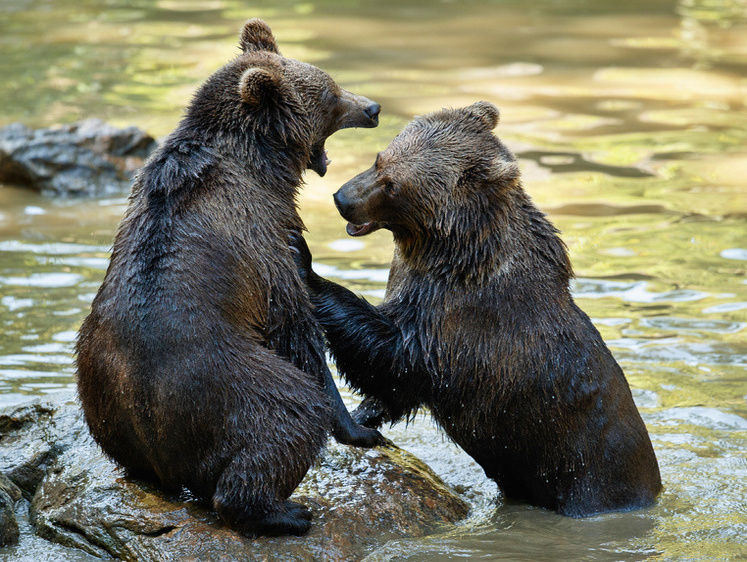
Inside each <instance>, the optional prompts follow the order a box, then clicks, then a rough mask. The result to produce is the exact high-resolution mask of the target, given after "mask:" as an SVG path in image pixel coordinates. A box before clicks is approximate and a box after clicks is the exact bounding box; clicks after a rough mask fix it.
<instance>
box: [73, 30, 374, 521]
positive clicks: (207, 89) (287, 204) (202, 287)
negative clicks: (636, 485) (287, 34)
mask: <svg viewBox="0 0 747 562" xmlns="http://www.w3.org/2000/svg"><path fill="white" fill-rule="evenodd" d="M240 47H241V54H240V55H239V56H237V57H236V58H235V59H234V60H232V61H231V62H229V63H228V64H227V65H226V66H224V67H223V68H221V69H220V70H218V71H217V72H216V73H215V74H214V75H213V76H211V77H210V78H209V79H208V80H207V81H206V82H205V84H203V86H202V87H201V88H200V89H199V90H198V91H197V93H196V94H195V96H194V99H193V100H192V102H191V104H190V105H189V107H188V108H187V111H186V114H185V116H184V118H183V119H182V121H181V122H180V123H179V125H178V127H177V128H176V130H175V131H174V132H173V133H171V134H170V135H169V136H168V137H167V138H166V139H165V141H164V142H163V145H162V146H161V147H160V148H159V149H158V150H157V151H156V152H155V153H154V154H153V155H152V157H151V158H150V159H149V160H148V162H147V163H146V165H145V166H144V167H143V169H142V170H141V172H140V173H139V175H138V176H137V178H136V180H135V184H134V186H133V192H132V196H131V199H130V205H129V208H128V209H127V212H126V215H125V218H124V220H123V221H122V224H121V225H120V227H119V229H118V231H117V235H116V239H115V242H114V250H113V253H112V257H111V262H110V265H109V269H108V271H107V273H106V277H105V279H104V282H103V284H102V286H101V288H100V290H99V292H98V294H97V295H96V298H95V299H94V301H93V304H92V307H91V313H90V315H89V316H88V317H87V318H86V320H85V322H84V323H83V326H82V327H81V330H80V335H79V340H78V345H77V363H78V391H79V395H80V399H81V402H82V405H83V410H84V412H85V418H86V421H87V422H88V425H89V427H90V429H91V433H92V435H93V437H94V438H95V439H96V441H97V442H98V443H99V444H100V445H101V447H102V449H103V450H104V452H105V453H107V454H108V455H109V456H110V457H111V458H112V459H114V460H115V461H116V462H117V463H119V464H120V465H121V466H123V467H124V468H125V469H126V471H127V473H128V474H129V475H131V476H135V477H141V478H147V479H153V480H156V481H158V482H160V483H161V484H162V485H163V486H164V487H166V488H170V489H174V490H179V489H181V488H182V486H186V487H187V488H188V489H189V490H191V491H192V492H193V493H194V494H196V495H197V496H198V497H200V498H203V499H205V500H208V501H211V502H212V504H213V505H214V507H215V509H216V510H217V512H218V514H219V515H220V517H221V518H223V520H224V521H225V522H226V523H227V524H228V525H230V526H231V527H233V528H234V529H236V530H238V531H240V532H242V533H244V534H247V535H256V534H270V535H275V534H284V533H292V534H301V533H303V532H305V531H306V530H308V528H309V525H310V519H311V512H310V511H309V510H308V509H307V508H306V507H304V506H301V505H298V504H295V503H293V502H290V501H287V498H288V497H289V496H290V495H291V493H292V492H293V490H294V489H295V488H296V486H297V485H298V483H299V482H300V481H301V479H302V478H303V476H304V475H305V474H306V472H307V470H308V468H309V467H310V465H311V464H312V463H313V461H314V460H315V458H316V457H317V455H318V454H319V452H320V450H321V449H322V447H323V446H324V443H325V441H326V436H327V434H328V432H330V431H331V432H332V433H333V434H334V436H335V437H336V438H337V439H338V440H339V441H341V442H344V443H350V444H355V445H362V446H372V445H374V444H376V443H378V442H379V441H380V439H381V436H380V434H379V433H378V431H376V430H372V429H368V428H365V427H361V426H358V425H357V424H355V423H354V422H353V421H352V419H351V418H350V415H349V413H348V412H347V410H346V409H345V406H344V405H343V403H342V400H341V398H340V395H339V393H338V392H337V389H336V387H335V385H334V382H333V380H332V377H331V375H330V373H329V370H328V368H327V364H326V360H325V349H324V339H323V333H322V330H321V328H320V326H319V324H318V323H317V321H316V320H315V319H314V316H313V314H312V309H311V305H310V303H309V299H308V296H307V294H306V290H305V287H304V286H303V284H302V282H301V280H300V278H299V276H298V273H297V272H296V267H295V264H294V263H293V260H292V258H291V255H290V251H289V249H288V244H287V234H286V232H287V229H289V228H293V229H303V223H302V222H301V219H300V217H299V215H298V212H297V208H296V201H295V198H296V193H297V190H298V188H299V186H300V184H301V176H302V174H303V172H304V170H305V169H306V168H311V169H313V170H315V171H317V172H318V173H319V174H320V175H323V174H324V173H325V171H326V167H327V158H326V154H325V151H324V141H325V139H326V138H327V137H328V136H329V135H331V134H332V133H334V132H335V131H337V130H339V129H342V128H346V127H375V126H376V125H377V123H378V113H379V109H380V108H379V105H378V104H375V103H373V102H372V101H371V100H368V99H366V98H364V97H362V96H357V95H355V94H352V93H350V92H347V91H345V90H343V89H342V88H340V87H339V86H338V85H337V84H335V82H334V81H333V80H332V78H331V77H330V76H329V75H328V74H326V73H325V72H323V71H322V70H320V69H318V68H316V67H314V66H312V65H308V64H305V63H302V62H298V61H295V60H291V59H286V58H284V57H283V56H281V55H280V54H279V51H278V47H277V44H276V42H275V39H274V37H273V35H272V32H271V31H270V28H269V27H268V26H267V25H266V24H265V23H264V22H262V21H260V20H250V21H248V22H247V23H246V24H245V25H244V28H243V31H242V33H241V36H240Z"/></svg>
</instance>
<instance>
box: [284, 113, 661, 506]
mask: <svg viewBox="0 0 747 562" xmlns="http://www.w3.org/2000/svg"><path fill="white" fill-rule="evenodd" d="M498 119H499V114H498V110H497V109H496V108H495V106H493V105H492V104H490V103H487V102H478V103H476V104H474V105H472V106H469V107H467V108H464V109H455V110H443V111H440V112H437V113H433V114H430V115H426V116H424V117H419V118H416V119H415V120H414V121H413V122H411V123H410V124H409V125H408V126H407V127H406V128H405V129H404V130H403V131H402V132H401V133H400V134H399V135H398V136H397V137H396V138H395V139H394V140H393V141H392V143H391V144H390V145H389V146H388V147H387V148H386V149H385V150H384V151H383V152H381V153H380V154H379V155H378V156H377V158H376V162H375V163H374V165H373V166H372V167H371V168H370V169H368V170H367V171H365V172H363V173H361V174H359V175H358V176H356V177H355V178H353V179H352V180H350V181H349V182H347V183H346V184H345V185H344V186H342V188H340V190H339V191H338V192H337V193H336V194H335V196H334V197H335V203H336V205H337V208H338V210H339V211H340V214H341V215H342V216H343V217H344V218H345V219H346V220H347V221H349V224H348V226H347V231H348V234H350V235H351V236H362V235H365V234H368V233H369V232H373V231H374V230H377V229H379V228H386V229H388V230H390V231H391V232H392V234H393V235H394V241H395V254H394V259H393V262H392V267H391V271H390V275H389V282H388V285H387V289H386V296H385V298H384V301H383V302H382V303H381V304H380V305H379V306H377V307H374V306H371V305H370V304H368V303H367V302H366V301H364V300H363V299H361V298H359V297H357V296H355V295H354V294H353V293H351V292H350V291H348V290H347V289H345V288H343V287H340V286H339V285H336V284H334V283H332V282H330V281H328V280H325V279H323V278H321V277H319V276H318V275H316V274H315V273H314V272H313V271H312V269H311V255H310V254H309V251H308V248H307V247H306V244H305V242H304V240H303V238H302V237H300V235H298V234H293V233H292V234H291V238H292V241H291V244H292V246H293V247H294V249H295V250H296V260H297V263H298V265H299V271H300V273H301V276H302V277H303V278H304V279H305V281H306V282H307V285H308V288H309V293H310V295H311V300H312V303H313V304H314V307H315V311H316V316H317V318H318V319H319V321H320V322H321V324H322V326H323V327H324V330H325V332H326V334H327V340H328V342H329V345H330V349H331V351H332V354H333V355H334V358H335V361H336V363H337V366H338V368H339V370H340V372H341V373H342V374H343V375H344V376H345V378H346V379H347V381H348V382H349V383H350V384H351V386H353V387H354V388H356V389H358V390H359V391H361V392H362V393H363V394H364V395H365V396H366V399H365V400H364V402H363V404H362V405H361V406H360V407H359V409H358V410H357V411H356V412H355V414H354V417H355V418H356V419H357V421H360V422H361V423H363V424H364V425H367V426H369V427H378V426H379V425H380V424H381V423H383V422H385V421H389V422H394V421H397V420H400V419H402V418H404V417H407V416H409V415H412V414H413V413H414V412H415V410H416V409H418V408H419V407H421V406H426V407H428V408H429V409H430V411H431V413H432V415H433V417H434V418H435V420H436V421H437V423H438V424H439V425H440V426H441V427H442V428H443V429H444V431H445V432H446V433H447V434H448V435H449V437H451V438H452V439H453V440H454V441H455V442H456V443H457V444H459V445H460V446H461V447H462V448H463V449H464V450H465V451H466V452H467V453H469V454H470V455H471V456H472V457H473V458H474V459H475V460H476V461H477V462H478V463H479V464H480V466H482V468H483V469H484V470H485V473H486V474H487V475H488V476H489V477H490V478H492V479H494V480H495V481H496V483H497V484H498V485H499V486H500V488H501V489H502V491H503V492H504V494H505V495H506V497H507V498H512V499H518V500H523V501H526V502H529V503H531V504H534V505H538V506H542V507H545V508H549V509H553V510H556V511H557V512H559V513H562V514H564V515H570V516H574V517H582V516H588V515H593V514H596V513H602V512H607V511H619V510H630V509H636V508H643V507H646V506H648V505H651V504H652V503H653V501H654V499H655V497H656V495H657V494H658V493H659V491H660V490H661V479H660V476H659V468H658V464H657V461H656V457H655V455H654V451H653V448H652V446H651V441H650V439H649V436H648V433H647V431H646V427H645V426H644V424H643V421H642V420H641V417H640V415H639V413H638V411H637V409H636V407H635V404H634V403H633V398H632V396H631V392H630V389H629V387H628V384H627V381H626V380H625V377H624V375H623V372H622V370H621V369H620V367H619V366H618V364H617V362H616V361H615V359H614V358H613V357H612V354H611V353H610V351H609V350H608V349H607V347H606V346H605V344H604V342H603V341H602V338H601V336H600V334H599V332H598V331H597V330H596V328H595V327H594V326H593V324H592V323H591V321H590V319H589V317H588V316H587V315H586V314H585V313H584V312H583V311H581V310H580V309H579V308H578V307H577V306H576V304H575V303H574V302H573V298H572V297H571V293H570V289H569V280H570V278H571V276H572V270H571V264H570V261H569V258H568V252H567V250H566V247H565V245H564V244H563V242H562V241H561V239H560V238H559V236H558V231H557V230H556V229H555V228H554V227H553V225H552V224H550V222H549V221H548V220H547V218H546V217H545V215H544V214H543V213H542V212H541V211H539V210H538V209H537V207H535V206H534V204H533V203H532V201H531V199H530V198H529V196H528V195H527V194H526V192H525V191H524V189H523V187H522V183H521V180H520V176H519V167H518V164H517V162H516V159H515V157H514V156H513V154H511V153H510V152H509V150H508V149H507V148H506V147H505V146H504V145H503V143H502V142H501V141H500V140H499V139H498V138H496V137H495V136H494V135H493V133H492V129H493V128H495V126H496V125H497V124H498Z"/></svg>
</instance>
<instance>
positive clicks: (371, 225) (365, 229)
mask: <svg viewBox="0 0 747 562" xmlns="http://www.w3.org/2000/svg"><path fill="white" fill-rule="evenodd" d="M345 230H347V233H348V234H349V235H350V236H365V235H366V234H370V233H371V232H373V231H374V230H379V225H378V224H377V223H375V222H366V223H363V224H353V223H352V222H349V223H348V225H347V226H346V227H345Z"/></svg>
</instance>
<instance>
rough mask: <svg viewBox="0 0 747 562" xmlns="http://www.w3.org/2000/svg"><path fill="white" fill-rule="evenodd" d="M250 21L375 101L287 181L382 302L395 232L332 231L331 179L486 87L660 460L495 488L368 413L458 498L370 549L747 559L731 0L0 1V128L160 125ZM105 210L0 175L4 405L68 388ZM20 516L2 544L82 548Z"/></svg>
mask: <svg viewBox="0 0 747 562" xmlns="http://www.w3.org/2000/svg"><path fill="white" fill-rule="evenodd" d="M254 16H261V17H264V18H265V19H266V20H267V21H268V22H269V23H270V24H271V26H272V28H273V30H274V32H275V34H276V36H277V37H278V39H279V42H280V45H281V50H282V51H283V53H284V54H286V55H287V56H290V57H293V58H298V59H301V60H305V61H308V62H313V63H315V64H317V65H319V66H321V67H322V68H324V69H325V70H327V71H328V72H330V73H331V74H332V75H333V76H334V77H335V78H336V79H337V81H338V82H339V83H340V84H341V85H343V86H344V87H346V88H348V89H350V90H353V91H355V92H357V93H360V94H363V95H366V96H368V97H370V98H372V99H375V100H376V101H378V102H379V103H381V105H382V106H383V112H382V116H381V125H380V126H379V128H377V129H373V130H350V131H342V132H340V133H338V134H337V135H336V136H335V137H333V138H332V139H330V141H329V142H328V144H327V147H328V152H329V155H330V157H331V159H332V161H333V163H332V165H331V167H330V170H329V173H328V175H327V176H326V177H325V178H323V179H321V178H318V177H315V176H314V175H313V173H310V174H309V176H308V177H307V186H306V189H305V191H304V193H303V195H302V197H301V207H302V215H303V217H304V220H305V221H306V224H307V226H308V227H309V231H310V232H309V235H308V239H309V243H310V245H311V249H312V252H313V253H314V257H315V267H316V269H317V271H318V272H319V273H322V274H324V275H326V276H329V277H330V278H333V279H336V280H337V281H339V282H341V283H343V284H345V285H347V286H348V287H350V288H352V289H353V290H355V291H357V292H359V293H361V294H364V295H366V297H367V298H370V300H371V301H372V302H377V301H378V300H380V299H381V297H382V295H383V290H384V286H385V282H386V277H387V269H388V266H389V260H390V257H391V251H392V244H391V238H390V237H389V236H388V235H387V233H386V232H377V233H375V234H373V235H371V236H369V237H366V238H363V239H350V238H348V237H347V236H346V234H345V231H344V226H345V224H344V221H343V220H342V219H340V218H339V216H338V215H337V213H336V212H335V210H334V207H333V205H332V201H331V194H332V193H333V192H334V191H335V190H336V189H337V187H338V186H339V185H340V184H342V183H343V182H344V181H345V180H347V179H348V178H350V177H352V176H353V175H354V174H356V173H358V172H359V171H361V170H363V169H365V168H367V167H368V166H369V165H370V164H371V162H372V161H373V158H374V156H375V154H376V153H377V152H378V151H379V150H381V149H382V148H383V147H385V146H386V145H387V144H388V142H389V141H390V140H391V138H392V137H393V136H394V135H395V134H396V133H397V132H398V131H399V130H400V129H401V128H402V127H403V125H404V124H405V123H406V122H407V121H408V120H409V119H410V118H411V117H412V116H413V115H416V114H421V113H424V112H427V111H431V110H436V109H440V108H441V107H445V106H454V107H458V106H462V105H467V104H470V103H473V102H474V101H477V100H481V99H485V100H489V101H492V102H494V103H495V104H496V105H498V106H499V107H500V109H501V114H502V119H501V124H500V125H499V127H498V129H497V130H496V133H497V134H499V135H500V136H501V137H502V138H503V139H504V141H505V142H506V143H507V144H508V145H509V147H511V148H512V150H513V151H514V152H515V153H516V154H517V155H518V157H519V160H520V164H521V169H522V172H523V176H524V182H525V186H526V188H527V190H528V191H529V193H530V194H531V196H532V197H533V198H534V200H535V202H536V203H537V204H538V205H539V206H540V207H541V208H542V209H544V210H545V211H546V212H547V213H548V214H549V215H550V217H551V219H552V220H553V221H554V222H555V224H556V225H557V226H558V227H559V228H560V229H561V230H562V233H563V234H562V235H563V238H564V240H565V241H566V243H567V244H568V246H569V249H570V252H571V257H572V260H573V264H574V268H575V271H576V275H577V279H576V280H575V282H574V292H575V296H576V299H577V302H578V303H579V305H580V306H581V307H582V308H583V309H584V310H586V312H587V313H588V314H589V315H590V316H591V317H592V319H593V320H594V322H595V324H596V325H597V327H598V328H599V329H600V331H601V332H602V335H603V336H604V338H605V340H606V341H607V343H608V345H609V346H610V347H611V349H612V350H613V352H614V354H615V356H616V357H617V359H618V361H619V362H620V364H621V365H622V366H623V369H624V370H625V372H626V374H627V377H628V380H629V382H630V385H631V387H632V388H633V392H634V395H635V398H636V402H637V404H638V406H639V408H640V410H641V412H642V415H643V418H644V420H645V422H646V424H647V426H648V429H649V431H650V433H651V437H652V441H653V443H654V446H655V448H656V452H657V455H658V458H659V462H660V464H661V469H662V476H663V480H664V483H665V490H664V492H663V493H662V495H661V497H660V500H659V501H658V503H657V504H656V505H655V506H654V507H652V508H650V509H648V510H645V511H639V512H635V513H625V514H611V515H603V516H598V517H592V518H589V519H583V520H573V519H568V518H563V517H560V516H558V515H555V514H553V513H549V512H546V511H543V510H540V509H534V508H529V507H526V506H522V505H511V504H506V503H505V502H504V501H503V500H502V499H501V497H500V495H499V494H498V492H497V490H496V488H495V486H494V485H493V484H492V483H491V482H490V481H488V480H486V479H485V477H484V475H483V474H482V472H481V471H480V469H479V468H478V467H477V465H475V464H474V463H473V462H472V461H471V460H470V459H469V457H467V456H466V455H465V454H464V453H463V452H461V451H460V450H459V449H458V448H457V447H455V446H454V445H452V444H451V443H449V442H448V441H447V440H446V439H445V438H444V437H443V435H442V434H441V433H440V432H439V431H438V430H437V428H435V427H434V426H433V424H432V422H431V421H430V419H429V417H428V415H427V414H426V413H424V414H422V415H420V416H419V417H418V419H417V420H416V421H415V422H413V423H411V424H410V425H409V426H405V425H404V424H401V425H399V426H395V427H394V428H392V429H389V430H387V431H386V433H387V435H388V436H389V437H391V438H392V439H393V440H394V441H395V442H396V443H398V444H399V445H401V446H403V447H404V448H406V449H408V450H410V451H412V452H414V453H415V454H416V455H418V456H420V457H421V458H422V459H423V460H425V461H426V462H427V463H429V464H430V466H431V467H432V468H433V469H434V470H435V471H436V472H437V473H438V474H439V475H440V476H441V477H442V478H443V479H444V480H445V481H446V482H447V483H449V484H450V485H451V486H453V487H454V488H455V489H456V490H457V491H458V492H459V493H460V494H462V495H463V496H464V497H465V498H466V499H467V500H468V501H469V502H470V504H471V505H472V507H473V509H472V512H471V515H470V517H469V519H468V520H466V521H465V522H463V523H462V524H459V525H457V526H455V527H454V528H452V529H447V530H446V531H445V532H444V533H442V534H440V535H436V536H432V537H427V538H417V539H409V540H401V541H395V542H392V543H389V544H387V545H386V546H385V547H383V548H381V549H379V550H378V551H376V552H374V553H372V554H371V556H370V560H447V559H452V558H466V559H470V558H476V559H478V558H479V559H484V560H548V561H549V560H610V561H613V560H643V559H646V560H744V559H747V371H746V370H745V366H746V364H747V339H746V338H745V335H746V334H747V329H746V327H747V286H746V285H747V281H746V276H745V273H746V272H747V229H746V228H745V222H746V219H747V197H745V195H746V194H747V3H746V2H745V0H681V1H679V2H675V1H672V0H646V1H645V2H644V1H641V0H633V1H629V2H619V1H617V0H615V1H609V0H604V1H592V0H570V1H567V2H560V1H555V0H537V1H529V0H525V1H521V2H520V1H513V0H506V1H494V2H490V1H485V0H475V1H456V0H455V1H443V2H430V1H425V0H421V1H417V2H398V1H394V0H379V1H377V2H360V1H350V2H342V1H333V0H327V1H319V2H313V1H312V2H305V3H298V2H288V1H280V2H278V1H273V2H270V1H265V2H239V1H235V0H207V1H200V2H197V1H192V0H186V1H175V0H158V1H150V0H148V1H146V0H134V1H133V0H127V1H125V0H108V1H107V2H105V3H102V2H95V1H93V0H80V1H78V2H76V3H69V2H63V1H62V0H0V54H1V55H2V56H0V72H1V75H2V77H3V79H2V82H1V83H0V100H2V102H3V103H2V104H0V125H6V124H9V123H11V122H14V121H22V122H24V123H26V124H29V125H32V126H47V125H51V124H54V123H64V122H71V121H75V120H78V119H82V118H85V117H99V118H102V119H104V120H108V121H110V122H112V123H114V124H116V125H121V126H125V125H130V124H134V125H137V126H140V127H142V128H144V129H146V130H148V131H149V132H151V133H153V134H154V135H156V136H163V135H165V134H167V133H168V132H169V131H170V130H171V129H172V128H173V126H174V125H175V123H176V121H177V120H178V118H179V116H180V114H181V112H182V110H183V108H184V106H185V104H186V103H187V102H188V100H189V97H190V95H191V93H192V92H193V91H194V89H195V87H196V86H197V84H199V83H200V82H201V81H202V80H204V78H205V77H206V76H207V75H208V74H209V73H210V72H211V71H213V70H214V69H216V68H217V67H218V66H220V65H221V64H222V63H224V62H225V61H226V60H227V59H228V58H230V57H231V56H233V55H234V54H235V53H236V52H237V47H236V38H237V32H238V29H239V27H240V25H241V23H242V22H243V20H245V19H246V18H248V17H254ZM125 206H126V194H122V196H121V197H118V198H110V199H105V200H87V201H81V200H60V199H52V198H45V197H41V196H39V195H37V194H35V193H31V192H29V191H26V190H23V189H19V188H15V187H10V186H0V326H2V328H1V329H0V405H11V404H16V403H19V402H22V401H24V400H27V399H29V398H31V397H32V396H36V395H42V394H46V393H51V392H57V391H60V390H63V389H70V388H74V372H73V368H72V366H71V364H72V347H73V343H74V338H75V333H76V330H77V328H78V326H79V325H80V323H81V321H82V319H83V318H84V316H85V315H86V313H87V310H88V306H89V304H90V302H91V299H92V298H93V295H94V294H95V292H96V290H97V287H98V285H99V283H100V282H101V279H102V277H103V274H104V271H105V268H106V265H107V261H108V255H109V249H110V246H111V242H112V237H113V233H114V229H115V228H116V225H117V223H118V222H119V220H120V218H121V216H122V213H123V211H124V209H125ZM346 399H347V400H348V402H349V404H350V405H351V406H352V405H353V404H354V403H355V401H356V398H355V397H353V396H351V395H349V394H346ZM30 533H31V531H30V529H29V528H28V526H25V527H24V542H23V543H22V545H21V547H17V548H14V549H0V560H17V559H28V560H42V559H49V560H74V559H79V556H78V555H77V554H76V553H75V552H73V551H69V550H67V549H62V548H59V549H58V548H54V549H50V548H49V547H48V546H47V545H45V544H44V543H42V542H40V540H35V539H33V538H32V537H31V536H30Z"/></svg>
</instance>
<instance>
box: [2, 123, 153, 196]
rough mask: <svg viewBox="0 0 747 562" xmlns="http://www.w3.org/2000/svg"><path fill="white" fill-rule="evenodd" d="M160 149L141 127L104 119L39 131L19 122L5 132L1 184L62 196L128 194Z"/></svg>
mask: <svg viewBox="0 0 747 562" xmlns="http://www.w3.org/2000/svg"><path fill="white" fill-rule="evenodd" d="M155 148H156V141H155V140H154V139H153V137H151V136H150V135H148V134H147V133H145V132H143V131H141V130H140V129H138V128H137V127H127V128H125V129H118V128H117V127H114V126H112V125H109V124H107V123H104V122H103V121H101V120H98V119H86V120H85V121H80V122H78V123H73V124H70V125H62V126H56V127H51V128H48V129H36V130H34V129H31V128H29V127H27V126H26V125H23V124H21V123H14V124H12V125H8V126H7V127H4V128H1V129H0V183H5V184H9V185H20V186H25V187H30V188H32V189H36V190H38V191H40V192H42V193H44V194H47V195H58V196H59V195H62V196H101V195H109V194H115V193H122V192H126V191H127V190H128V189H129V188H130V183H131V180H132V176H133V174H134V172H135V171H136V170H137V169H138V168H140V167H141V166H142V164H143V162H144V160H145V158H147V157H148V155H149V154H150V153H151V152H152V151H153V150H154V149H155Z"/></svg>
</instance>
